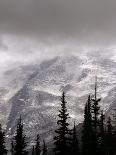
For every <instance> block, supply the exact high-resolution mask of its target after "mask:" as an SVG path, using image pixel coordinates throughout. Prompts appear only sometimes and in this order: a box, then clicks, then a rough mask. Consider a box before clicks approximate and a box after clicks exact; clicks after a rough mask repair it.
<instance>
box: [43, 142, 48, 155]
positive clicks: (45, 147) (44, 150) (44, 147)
mask: <svg viewBox="0 0 116 155" xmlns="http://www.w3.org/2000/svg"><path fill="white" fill-rule="evenodd" d="M42 155H47V145H46V143H45V140H43V148H42Z"/></svg>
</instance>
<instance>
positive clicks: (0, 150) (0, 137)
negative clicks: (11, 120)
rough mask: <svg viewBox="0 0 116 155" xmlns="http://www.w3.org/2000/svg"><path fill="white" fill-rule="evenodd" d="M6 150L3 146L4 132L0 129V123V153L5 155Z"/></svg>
mask: <svg viewBox="0 0 116 155" xmlns="http://www.w3.org/2000/svg"><path fill="white" fill-rule="evenodd" d="M6 154H7V150H6V147H5V133H4V131H3V130H2V127H1V124H0V155H6Z"/></svg>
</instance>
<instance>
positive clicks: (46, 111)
mask: <svg viewBox="0 0 116 155" xmlns="http://www.w3.org/2000/svg"><path fill="white" fill-rule="evenodd" d="M95 75H97V76H98V92H99V93H98V95H99V97H101V98H102V102H101V106H102V108H103V109H105V110H107V109H109V107H110V106H111V105H112V104H115V93H116V62H115V59H114V55H110V54H109V53H107V54H106V53H105V52H103V53H101V52H94V53H93V52H90V53H87V54H84V55H83V54H79V55H68V56H57V57H55V58H53V59H51V60H46V61H43V62H42V63H40V64H39V63H38V64H34V65H27V66H20V67H18V68H15V69H12V70H9V71H7V72H5V75H4V78H5V79H7V83H5V84H3V86H2V87H1V88H0V98H1V104H0V110H1V112H0V115H1V116H0V118H1V121H2V122H3V124H4V126H5V127H6V130H7V134H13V133H14V129H15V127H16V123H17V119H18V118H19V115H20V114H21V115H22V119H23V122H24V124H25V131H26V134H27V135H28V136H29V137H30V139H31V141H32V142H33V140H34V138H35V136H36V134H37V132H38V133H39V134H40V135H41V137H42V138H45V139H46V141H48V142H49V141H50V140H52V135H53V131H54V128H55V127H56V120H57V114H58V108H59V106H60V95H61V92H62V90H64V91H65V92H66V99H67V107H68V111H69V113H70V117H71V118H70V123H71V124H72V123H73V121H72V120H76V121H77V123H79V122H81V121H82V119H83V115H82V114H83V107H84V104H85V102H86V99H87V96H88V94H89V93H90V94H93V93H94V81H95Z"/></svg>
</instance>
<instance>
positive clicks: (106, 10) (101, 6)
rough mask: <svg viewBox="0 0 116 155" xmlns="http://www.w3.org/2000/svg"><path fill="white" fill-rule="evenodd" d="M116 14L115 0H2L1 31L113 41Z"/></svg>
mask: <svg viewBox="0 0 116 155" xmlns="http://www.w3.org/2000/svg"><path fill="white" fill-rule="evenodd" d="M115 15H116V1H115V0H110V1H109V0H0V31H1V33H14V34H16V35H17V34H18V35H20V34H22V35H24V36H25V35H27V36H36V37H39V39H45V38H47V39H49V38H50V37H51V38H55V37H59V38H60V39H61V38H63V39H66V38H73V39H74V38H75V39H77V40H78V43H79V44H81V43H82V44H88V43H90V44H91V43H94V44H104V43H109V44H114V43H115V38H116V29H115V27H116V16H115ZM43 41H44V40H43Z"/></svg>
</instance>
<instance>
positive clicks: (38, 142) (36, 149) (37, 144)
mask: <svg viewBox="0 0 116 155" xmlns="http://www.w3.org/2000/svg"><path fill="white" fill-rule="evenodd" d="M40 153H41V147H40V137H39V134H37V139H36V146H35V155H40Z"/></svg>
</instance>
